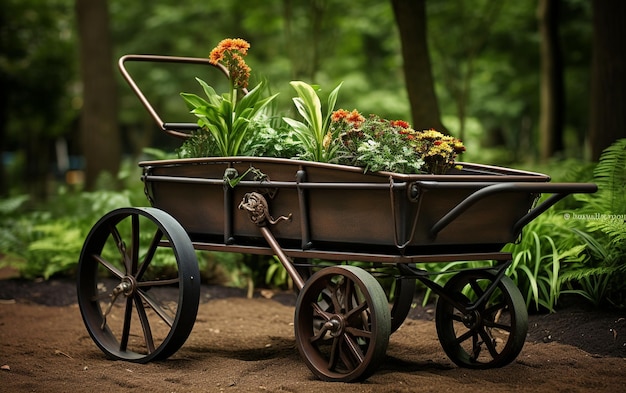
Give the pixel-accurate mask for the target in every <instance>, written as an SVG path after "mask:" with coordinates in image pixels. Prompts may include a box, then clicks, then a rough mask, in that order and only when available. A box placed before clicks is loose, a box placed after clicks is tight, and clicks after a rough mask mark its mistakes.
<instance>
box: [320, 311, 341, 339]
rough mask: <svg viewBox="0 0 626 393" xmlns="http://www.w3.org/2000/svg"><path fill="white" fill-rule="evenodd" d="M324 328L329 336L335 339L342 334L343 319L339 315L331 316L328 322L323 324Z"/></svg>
mask: <svg viewBox="0 0 626 393" xmlns="http://www.w3.org/2000/svg"><path fill="white" fill-rule="evenodd" d="M324 328H326V330H327V331H328V332H329V333H330V335H331V336H333V337H337V336H339V335H341V334H342V333H343V330H344V328H345V322H344V319H343V318H342V317H341V316H340V315H333V317H332V318H331V319H330V320H328V321H327V322H326V323H324Z"/></svg>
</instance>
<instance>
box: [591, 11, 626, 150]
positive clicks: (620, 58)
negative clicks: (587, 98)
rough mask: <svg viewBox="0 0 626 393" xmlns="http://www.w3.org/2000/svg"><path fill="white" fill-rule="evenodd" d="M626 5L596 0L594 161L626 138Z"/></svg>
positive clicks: (592, 104) (592, 75)
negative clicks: (615, 143)
mask: <svg viewBox="0 0 626 393" xmlns="http://www.w3.org/2000/svg"><path fill="white" fill-rule="evenodd" d="M624 20H626V1H622V0H594V2H593V56H592V65H591V68H592V71H591V104H590V106H591V114H590V123H591V124H590V128H589V140H590V145H591V158H592V159H593V160H597V159H598V158H599V157H600V155H601V154H602V151H603V150H604V149H606V148H607V147H609V146H610V145H611V144H612V143H613V142H615V141H616V140H617V139H620V138H624V137H626V111H624V108H626V39H625V38H624V37H626V24H624Z"/></svg>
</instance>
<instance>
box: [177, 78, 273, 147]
mask: <svg viewBox="0 0 626 393" xmlns="http://www.w3.org/2000/svg"><path fill="white" fill-rule="evenodd" d="M196 79H197V80H198V83H200V85H201V86H202V88H203V90H204V93H205V95H206V96H207V99H208V101H207V100H205V99H204V98H202V97H200V96H198V95H196V94H193V93H181V96H182V97H183V99H184V100H185V103H186V104H187V107H188V108H189V110H190V111H191V113H193V114H194V115H196V117H198V125H199V126H200V127H201V128H202V129H203V130H206V131H208V132H209V133H210V137H209V136H204V135H203V134H196V135H195V138H200V139H201V142H204V141H208V142H209V143H211V144H213V143H214V146H215V148H216V150H217V152H218V153H219V155H220V156H223V157H228V156H237V155H239V154H240V147H241V145H242V143H243V142H244V140H245V139H246V137H247V136H248V134H249V133H250V131H251V130H252V129H253V127H251V124H252V122H253V121H254V120H255V119H257V116H258V115H259V114H260V113H261V112H262V110H263V109H264V108H265V107H266V106H267V105H268V104H269V103H270V102H271V101H272V100H273V99H274V98H275V97H276V94H274V95H272V96H270V97H265V98H263V96H262V93H263V91H264V84H263V83H259V84H258V85H257V86H256V87H255V88H254V89H252V90H251V91H250V92H248V94H245V95H243V97H241V98H240V99H238V98H237V95H238V94H239V95H241V94H242V93H241V92H240V91H238V90H237V89H233V90H231V92H230V93H229V94H224V95H219V94H217V93H216V92H215V90H214V89H213V88H212V87H211V86H209V85H208V84H207V83H206V82H204V81H203V80H201V79H199V78H196ZM206 145H207V144H205V143H202V146H206ZM185 149H186V148H185V147H183V148H182V149H181V153H180V154H181V156H182V157H198V156H194V155H191V153H194V154H195V153H197V152H195V151H192V150H185Z"/></svg>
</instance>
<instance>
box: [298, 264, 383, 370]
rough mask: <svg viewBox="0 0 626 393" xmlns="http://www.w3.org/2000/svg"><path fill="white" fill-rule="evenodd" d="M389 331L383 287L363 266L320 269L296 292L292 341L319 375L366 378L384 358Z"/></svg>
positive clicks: (310, 367) (308, 364) (307, 363)
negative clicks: (297, 293) (294, 340)
mask: <svg viewBox="0 0 626 393" xmlns="http://www.w3.org/2000/svg"><path fill="white" fill-rule="evenodd" d="M390 331H391V316H390V312H389V305H388V303H387V297H386V296H385V292H384V291H383V289H382V288H381V286H380V284H379V283H378V282H377V281H376V279H375V278H374V277H372V276H371V275H370V274H369V273H367V272H365V271H364V270H363V269H360V268H358V267H354V266H333V267H327V268H324V269H322V270H320V271H319V272H317V273H315V274H314V275H313V276H312V277H311V278H310V279H309V280H308V281H307V282H306V285H305V286H304V288H302V291H300V294H299V296H298V300H297V303H296V314H295V336H296V344H297V346H298V350H299V351H300V355H301V356H302V358H303V359H304V361H305V363H306V365H307V366H308V367H309V369H311V371H312V372H313V373H314V374H315V375H316V376H317V377H318V378H320V379H322V380H325V381H341V382H352V381H359V380H364V379H366V378H367V377H369V376H370V375H371V374H372V373H373V372H374V371H375V370H376V369H377V368H378V366H379V364H380V362H381V361H382V360H383V358H384V355H385V352H386V350H387V345H388V343H389V335H390Z"/></svg>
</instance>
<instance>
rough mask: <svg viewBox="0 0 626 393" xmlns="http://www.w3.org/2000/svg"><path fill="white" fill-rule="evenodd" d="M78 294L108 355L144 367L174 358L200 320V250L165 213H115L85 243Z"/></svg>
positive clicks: (87, 321)
mask: <svg viewBox="0 0 626 393" xmlns="http://www.w3.org/2000/svg"><path fill="white" fill-rule="evenodd" d="M163 244H169V247H162V245H163ZM77 292H78V304H79V307H80V311H81V315H82V317H83V321H84V323H85V326H86V328H87V330H88V331H89V334H90V336H91V337H92V339H93V340H94V342H95V343H96V344H97V345H98V347H99V348H100V349H101V350H102V351H103V352H104V353H105V354H106V355H107V356H108V357H110V358H112V359H121V360H128V361H133V362H141V363H145V362H148V361H151V360H158V359H164V358H167V357H168V356H170V355H172V354H173V353H174V352H176V351H177V350H178V349H179V348H180V347H181V346H182V345H183V343H184V342H185V340H186V339H187V337H188V336H189V333H190V332H191V329H192V328H193V324H194V322H195V318H196V314H197V310H198V302H199V294H200V276H199V270H198V264H197V260H196V257H195V251H194V249H193V246H192V244H191V241H190V240H189V237H188V236H187V234H186V232H185V231H184V229H183V228H182V227H181V226H180V224H178V223H177V222H176V221H175V220H174V219H173V218H172V217H171V216H169V215H168V214H167V213H165V212H163V211H160V210H158V209H153V208H124V209H118V210H115V211H112V212H110V213H109V214H107V215H105V216H104V217H103V218H102V219H100V221H98V223H96V225H94V227H93V228H92V230H91V232H90V233H89V235H88V236H87V240H86V241H85V244H84V245H83V250H82V252H81V256H80V260H79V265H78V282H77Z"/></svg>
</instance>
